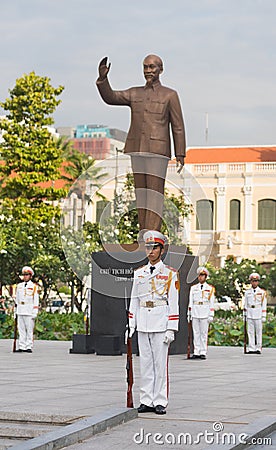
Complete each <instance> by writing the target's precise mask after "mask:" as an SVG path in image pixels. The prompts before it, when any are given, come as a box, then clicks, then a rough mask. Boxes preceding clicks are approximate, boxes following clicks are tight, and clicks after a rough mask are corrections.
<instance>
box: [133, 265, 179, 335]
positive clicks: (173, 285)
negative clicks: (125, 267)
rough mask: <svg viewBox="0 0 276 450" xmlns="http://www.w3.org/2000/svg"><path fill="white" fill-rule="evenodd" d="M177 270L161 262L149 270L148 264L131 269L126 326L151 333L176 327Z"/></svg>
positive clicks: (177, 319)
mask: <svg viewBox="0 0 276 450" xmlns="http://www.w3.org/2000/svg"><path fill="white" fill-rule="evenodd" d="M178 294H179V280H178V272H177V271H176V270H175V269H173V268H172V267H169V266H166V265H165V264H164V263H163V262H162V261H159V262H158V263H157V264H156V265H155V270H154V271H153V273H152V274H151V273H150V264H147V265H146V266H143V267H140V268H139V269H137V270H136V271H135V272H134V281H133V287H132V293H131V302H130V307H129V326H130V327H133V328H137V331H142V332H146V333H154V332H160V331H166V330H174V331H177V330H178V324H179V305H178Z"/></svg>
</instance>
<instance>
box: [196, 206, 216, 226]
mask: <svg viewBox="0 0 276 450" xmlns="http://www.w3.org/2000/svg"><path fill="white" fill-rule="evenodd" d="M213 213H214V202H213V201H212V200H198V201H197V202H196V229H197V230H213V215H214V214H213Z"/></svg>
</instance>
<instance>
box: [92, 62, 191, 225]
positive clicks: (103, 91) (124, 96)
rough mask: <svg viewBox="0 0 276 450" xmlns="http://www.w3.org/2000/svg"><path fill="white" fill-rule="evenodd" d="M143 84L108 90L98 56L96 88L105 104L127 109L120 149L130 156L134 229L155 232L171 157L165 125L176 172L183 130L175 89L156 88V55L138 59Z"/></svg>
mask: <svg viewBox="0 0 276 450" xmlns="http://www.w3.org/2000/svg"><path fill="white" fill-rule="evenodd" d="M143 67H144V76H145V79H146V84H145V86H138V87H132V88H129V89H126V90H123V91H114V90H113V89H112V88H111V86H110V84H109V81H108V78H107V75H108V72H109V70H110V64H109V65H108V66H107V58H106V57H105V58H103V59H102V61H101V62H100V64H99V78H98V79H97V87H98V89H99V92H100V95H101V97H102V99H103V100H104V101H105V102H106V103H108V104H109V105H125V106H129V107H130V108H131V124H130V128H129V132H128V136H127V140H126V144H125V149H124V151H125V153H129V154H130V156H131V165H132V171H133V175H134V185H135V195H136V206H137V209H138V221H139V227H140V232H141V231H142V230H158V231H160V228H161V223H162V215H163V204H164V184H165V178H166V172H167V166H168V162H169V159H170V158H171V142H170V127H171V131H172V135H173V141H174V151H175V156H176V161H177V164H178V165H179V166H180V167H179V171H181V170H182V168H183V165H184V158H185V152H186V142H185V128H184V121H183V116H182V111H181V106H180V102H179V98H178V95H177V93H176V91H174V90H173V89H170V88H168V87H165V86H162V84H161V83H160V80H159V76H160V74H161V73H162V72H163V62H162V60H161V58H160V57H159V56H156V55H148V56H146V58H145V59H144V62H143Z"/></svg>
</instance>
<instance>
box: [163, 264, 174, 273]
mask: <svg viewBox="0 0 276 450" xmlns="http://www.w3.org/2000/svg"><path fill="white" fill-rule="evenodd" d="M165 267H166V268H167V269H169V270H171V271H172V272H177V270H176V269H175V268H174V267H171V266H166V265H165Z"/></svg>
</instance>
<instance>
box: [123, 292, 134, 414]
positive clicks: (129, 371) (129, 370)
mask: <svg viewBox="0 0 276 450" xmlns="http://www.w3.org/2000/svg"><path fill="white" fill-rule="evenodd" d="M125 306H126V316H127V332H128V337H127V363H126V371H127V408H134V406H133V397H132V386H133V383H134V381H133V366H132V341H131V338H130V337H129V318H128V306H127V292H126V288H125Z"/></svg>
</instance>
